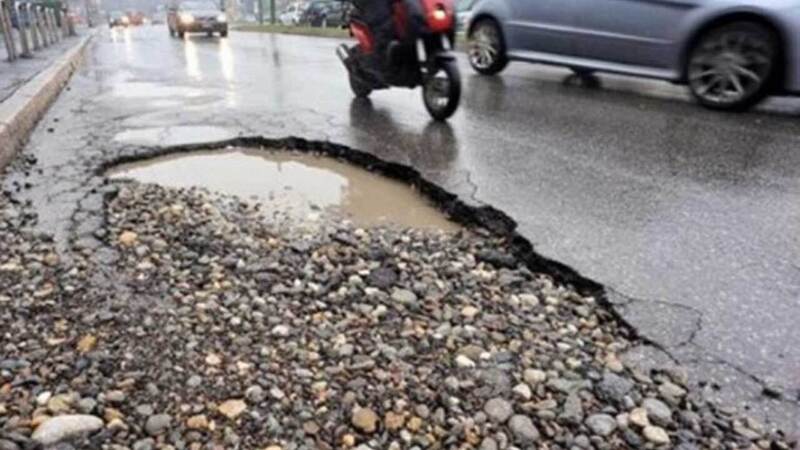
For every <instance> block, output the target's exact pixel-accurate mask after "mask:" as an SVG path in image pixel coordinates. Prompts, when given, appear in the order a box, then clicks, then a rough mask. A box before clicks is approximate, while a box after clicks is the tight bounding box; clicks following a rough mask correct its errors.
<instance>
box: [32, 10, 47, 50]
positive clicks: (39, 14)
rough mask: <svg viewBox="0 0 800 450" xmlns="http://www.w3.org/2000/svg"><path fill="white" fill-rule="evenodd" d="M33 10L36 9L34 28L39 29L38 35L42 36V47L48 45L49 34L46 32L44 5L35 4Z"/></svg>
mask: <svg viewBox="0 0 800 450" xmlns="http://www.w3.org/2000/svg"><path fill="white" fill-rule="evenodd" d="M34 10H35V11H36V28H37V29H38V30H39V37H40V38H42V47H48V46H50V36H48V34H47V18H46V17H45V16H44V6H41V5H37V6H36V7H35V8H34Z"/></svg>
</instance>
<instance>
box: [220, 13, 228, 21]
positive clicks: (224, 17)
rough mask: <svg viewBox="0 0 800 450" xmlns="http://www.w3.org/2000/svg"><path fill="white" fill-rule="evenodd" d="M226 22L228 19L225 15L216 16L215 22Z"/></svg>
mask: <svg viewBox="0 0 800 450" xmlns="http://www.w3.org/2000/svg"><path fill="white" fill-rule="evenodd" d="M227 21H228V17H227V16H225V14H220V15H218V16H217V22H227Z"/></svg>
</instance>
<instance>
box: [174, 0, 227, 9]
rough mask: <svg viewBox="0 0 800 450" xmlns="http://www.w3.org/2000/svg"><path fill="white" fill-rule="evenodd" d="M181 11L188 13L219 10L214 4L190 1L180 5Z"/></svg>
mask: <svg viewBox="0 0 800 450" xmlns="http://www.w3.org/2000/svg"><path fill="white" fill-rule="evenodd" d="M181 9H183V10H188V11H207V10H210V9H214V10H216V9H219V6H218V5H217V4H216V3H214V2H208V1H205V2H204V1H191V2H183V3H181Z"/></svg>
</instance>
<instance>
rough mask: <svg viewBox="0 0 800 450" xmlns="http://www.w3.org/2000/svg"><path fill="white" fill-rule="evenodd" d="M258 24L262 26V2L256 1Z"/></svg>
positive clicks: (261, 0)
mask: <svg viewBox="0 0 800 450" xmlns="http://www.w3.org/2000/svg"><path fill="white" fill-rule="evenodd" d="M258 24H259V25H264V0H258Z"/></svg>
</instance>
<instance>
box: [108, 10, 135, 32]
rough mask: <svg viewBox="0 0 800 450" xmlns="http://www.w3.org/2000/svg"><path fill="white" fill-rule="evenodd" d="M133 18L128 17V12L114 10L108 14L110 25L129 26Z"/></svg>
mask: <svg viewBox="0 0 800 450" xmlns="http://www.w3.org/2000/svg"><path fill="white" fill-rule="evenodd" d="M130 23H131V20H130V19H129V18H128V15H127V14H124V13H121V12H119V11H113V12H112V13H111V14H109V15H108V27H109V28H114V27H127V26H128V25H130Z"/></svg>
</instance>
